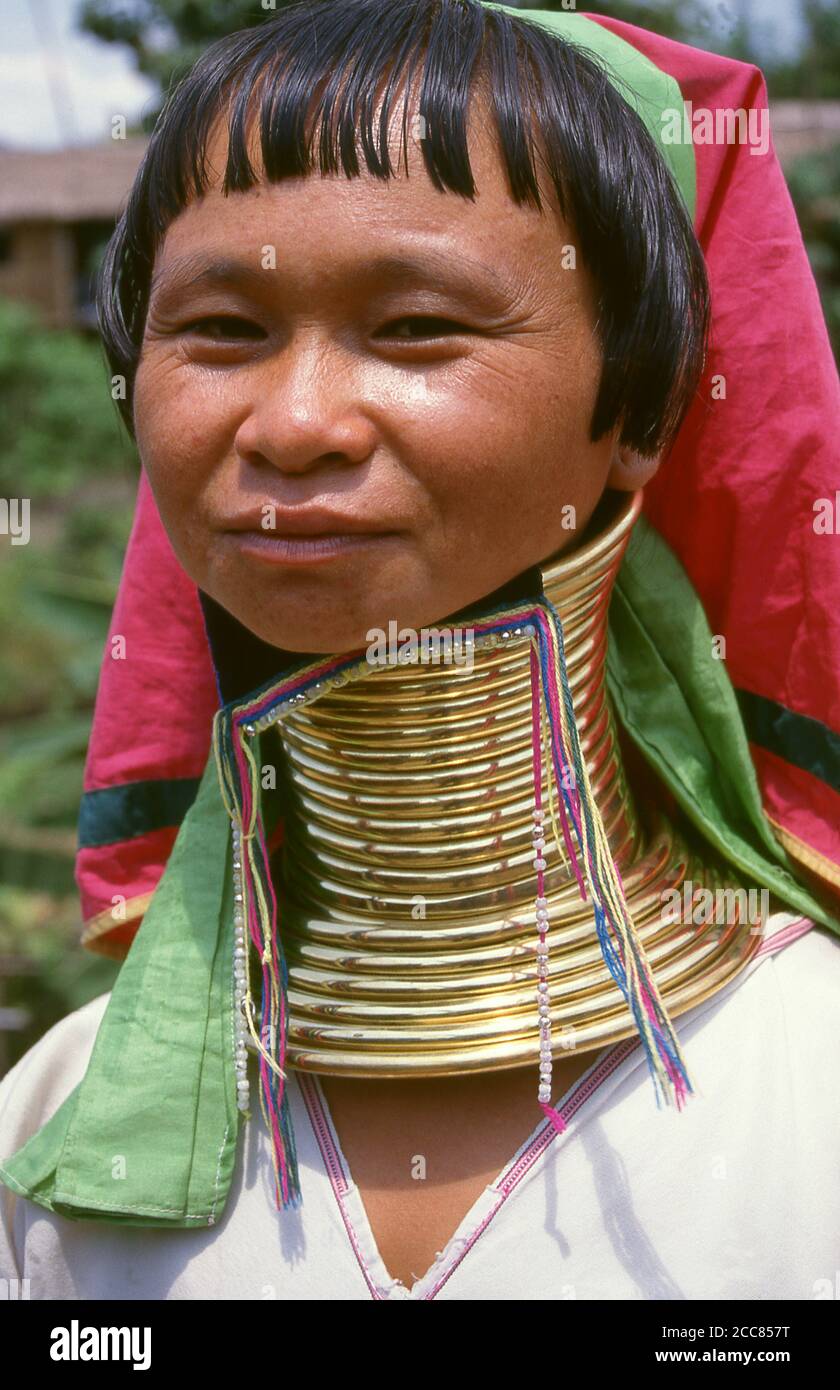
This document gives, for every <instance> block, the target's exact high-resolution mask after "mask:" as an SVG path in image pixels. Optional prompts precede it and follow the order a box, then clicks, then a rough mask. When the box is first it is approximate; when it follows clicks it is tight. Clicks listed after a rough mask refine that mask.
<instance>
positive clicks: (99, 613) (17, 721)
mask: <svg viewBox="0 0 840 1390" xmlns="http://www.w3.org/2000/svg"><path fill="white" fill-rule="evenodd" d="M20 2H21V3H22V0H20ZM780 2H781V0H777V4H778V3H780ZM52 3H55V4H58V5H63V6H64V8H65V10H67V9H68V8H72V16H73V25H74V26H75V32H78V33H82V34H84V35H86V36H87V37H88V40H89V41H92V40H96V41H98V49H99V50H102V45H113V46H115V47H116V48H117V49H119V50H120V51H122V52H123V53H128V54H130V55H131V63H132V64H133V65H134V68H135V69H136V71H137V72H139V73H141V74H145V75H146V77H147V78H148V79H150V80H151V88H150V90H151V91H152V93H153V95H152V97H151V99H150V100H148V101H147V102H146V105H145V110H144V112H143V115H142V117H140V116H138V117H136V119H135V121H134V124H133V126H132V124H131V122H129V126H128V135H129V137H131V136H132V133H133V134H134V137H135V138H134V141H133V142H132V139H131V138H129V139H128V140H127V141H122V142H119V141H118V142H113V141H108V142H107V144H108V147H109V148H107V149H105V148H103V147H99V148H96V147H92V148H91V149H90V150H89V151H87V152H86V151H84V150H79V151H75V150H73V149H72V148H71V147H72V145H73V140H72V139H71V138H69V137H68V138H66V139H65V141H64V143H65V146H66V148H65V149H63V150H62V151H61V156H62V158H63V160H64V165H63V170H59V168H58V165H57V164H56V165H55V167H54V169H53V166H49V164H48V161H49V158H50V156H45V155H43V154H39V155H38V156H37V158H38V160H40V161H41V162H40V163H37V167H36V158H35V156H34V155H33V154H32V153H31V152H30V151H28V150H27V149H26V148H25V147H24V148H23V150H22V152H20V153H18V151H14V152H12V153H9V154H7V155H6V156H5V157H6V158H8V159H10V160H17V161H19V162H18V163H17V164H15V165H14V167H13V169H12V170H11V172H10V174H9V180H7V182H9V181H10V182H11V185H13V186H12V187H11V192H10V194H9V201H10V202H11V203H13V204H14V203H15V198H16V196H17V194H18V193H20V194H21V196H20V197H19V198H18V199H17V204H18V206H17V212H16V214H15V215H16V216H17V217H18V221H19V223H20V226H21V227H22V228H23V230H22V232H21V233H20V235H21V238H22V242H21V244H22V245H24V250H25V249H26V246H28V247H29V252H28V259H27V257H26V256H24V258H23V260H22V262H21V264H22V267H23V269H22V275H23V278H24V279H26V277H27V276H28V277H29V278H28V280H27V283H26V285H25V286H23V288H21V286H20V285H18V284H15V283H14V281H13V280H10V278H9V272H10V269H13V265H12V262H11V261H10V249H11V240H12V233H11V232H10V230H9V227H10V226H11V219H12V215H13V213H14V208H13V209H12V211H11V212H9V210H8V208H7V215H6V217H5V218H4V219H2V223H0V420H2V426H3V443H4V450H3V455H2V460H0V497H6V498H13V497H21V496H27V497H29V498H30V499H31V541H30V544H28V545H25V546H12V545H11V544H9V542H8V540H7V539H6V538H2V542H1V543H0V1075H1V1074H2V1073H3V1071H4V1070H5V1069H6V1067H7V1066H9V1065H11V1064H12V1063H13V1062H14V1061H15V1060H16V1058H17V1057H18V1056H20V1055H21V1054H22V1053H23V1052H24V1051H25V1050H26V1049H27V1048H28V1047H29V1046H31V1045H32V1043H33V1042H35V1041H36V1040H37V1038H38V1037H39V1036H41V1035H42V1034H43V1033H44V1032H45V1031H46V1029H47V1028H48V1027H50V1026H51V1025H52V1024H53V1023H54V1022H56V1021H57V1020H58V1019H60V1018H62V1017H63V1016H64V1015H65V1014H67V1013H69V1012H70V1011H71V1010H73V1009H75V1008H77V1007H79V1006H80V1005H81V1004H83V1003H84V1002H86V1001H87V1000H88V999H90V998H92V997H93V996H94V995H96V994H98V993H100V992H102V991H103V990H106V989H108V988H110V985H111V983H112V981H113V978H114V976H115V974H116V970H117V968H118V967H117V966H116V965H115V964H114V963H113V962H111V961H108V960H106V959H104V958H102V957H98V956H95V955H93V954H92V953H90V952H88V951H84V950H82V949H81V948H80V946H79V944H78V941H79V933H80V925H81V924H80V921H79V909H78V901H77V896H76V891H75V885H74V880H73V864H74V853H75V843H76V832H75V827H76V820H77V815H78V807H79V800H80V796H81V792H82V775H83V766H84V756H85V749H86V744H87V738H88V732H89V727H90V720H91V715H92V710H93V702H94V697H95V693H96V685H97V680H98V675H99V668H100V663H101V660H102V652H103V647H104V642H105V637H106V633H107V628H108V621H109V617H110V612H111V607H112V605H113V601H114V597H115V594H116V588H117V583H118V579H119V573H120V567H121V563H122V555H123V550H124V547H125V543H126V540H127V537H128V532H129V527H130V522H131V513H132V507H133V500H134V494H135V490H136V484H137V476H138V460H137V457H136V452H135V449H134V447H133V445H132V444H131V443H130V441H129V440H128V437H127V435H126V433H125V431H124V429H123V428H122V426H121V424H120V423H119V420H118V415H117V411H116V407H115V406H114V404H113V402H112V401H111V399H110V391H109V381H108V375H107V371H106V367H105V362H104V356H103V354H102V351H101V348H100V346H99V342H98V338H97V335H96V332H95V324H94V318H93V275H94V273H95V270H96V267H97V265H98V263H99V261H100V259H101V256H102V252H103V249H104V245H105V243H106V240H107V237H108V235H110V230H111V228H112V226H113V220H114V213H109V212H108V207H109V206H110V204H109V202H108V197H107V196H106V190H105V188H104V185H103V183H102V180H103V179H104V177H105V175H106V174H107V170H108V168H114V167H115V166H118V165H119V161H120V160H122V161H124V164H123V165H119V167H117V168H116V175H115V177H116V179H117V184H118V193H119V199H121V198H122V196H124V192H125V191H127V187H128V185H129V184H130V181H131V178H132V177H133V172H134V169H135V168H136V165H137V163H138V162H139V159H140V157H141V155H142V148H143V141H144V138H145V135H146V134H147V133H148V131H149V129H150V128H151V125H152V124H153V121H154V116H155V113H156V111H157V110H158V109H159V106H160V102H161V100H162V94H163V93H164V92H166V91H167V90H168V89H169V87H170V86H171V85H172V83H174V82H177V80H178V79H179V77H180V76H181V75H182V74H183V72H184V71H186V69H187V68H188V67H189V65H190V64H191V63H192V62H193V61H194V59H195V58H196V57H197V56H198V54H199V53H200V52H201V51H202V50H203V49H204V48H205V47H206V46H207V44H208V43H210V42H212V41H213V40H214V39H216V38H219V37H221V36H223V35H225V34H229V33H232V32H234V31H235V30H236V29H239V28H244V27H250V26H252V25H255V24H259V23H262V22H263V21H264V20H265V19H266V18H270V17H271V14H272V11H273V10H275V9H279V8H281V7H282V4H283V0H277V3H276V4H271V5H269V4H260V3H257V0H202V3H196V0H50V4H52ZM387 3H388V0H383V4H387ZM522 7H523V8H546V9H555V10H564V9H569V8H571V6H570V5H569V4H568V3H565V2H564V0H527V3H523V6H522ZM31 8H32V16H33V20H34V17H35V15H36V14H37V15H38V16H40V18H39V20H38V23H39V24H40V25H41V26H42V27H41V29H40V30H39V41H40V42H42V43H43V44H44V46H45V48H48V47H49V45H50V43H51V42H52V51H51V52H49V53H47V52H45V54H44V57H45V58H48V59H49V63H48V64H47V65H46V66H47V69H48V71H49V73H50V74H51V79H50V80H51V81H52V82H53V87H52V96H53V104H54V106H55V112H56V118H57V124H58V127H59V129H60V130H61V131H62V133H63V134H65V135H66V131H65V125H66V120H65V124H64V125H63V124H62V119H63V118H62V113H64V117H67V112H68V110H69V105H68V101H67V99H66V92H64V93H62V91H61V90H60V88H59V87H57V86H56V85H55V79H56V74H57V73H58V72H59V71H60V67H61V57H62V54H61V45H60V44H56V41H55V34H54V33H53V36H52V40H51V39H50V34H49V32H48V27H47V26H46V18H45V17H46V16H47V15H48V13H49V6H48V4H47V2H46V0H39V5H38V7H37V10H36V7H34V6H33V7H31ZM592 9H593V10H595V11H596V12H598V13H601V14H607V15H612V16H614V17H615V18H619V19H623V20H627V21H629V22H630V23H634V24H638V25H641V26H642V27H644V28H649V29H653V30H655V31H656V32H658V33H662V34H665V35H667V36H669V37H671V38H675V39H679V40H682V41H683V42H687V43H692V44H695V45H697V46H698V47H701V48H706V49H711V50H713V51H716V52H721V53H728V54H730V55H731V56H733V57H737V58H741V59H743V60H745V61H750V62H756V63H759V64H760V66H761V68H762V70H763V71H764V73H765V76H766V78H767V82H768V89H769V93H770V100H771V121H772V120H773V116H772V106H773V102H774V100H777V99H779V98H785V99H788V100H790V99H795V100H796V101H797V102H800V103H806V104H809V109H813V110H816V107H813V106H811V105H810V104H811V103H814V102H820V103H823V104H825V103H831V102H832V101H834V100H838V101H840V7H838V4H837V2H836V0H799V5H798V10H799V15H798V20H799V40H798V42H797V43H796V44H795V45H788V46H786V47H785V46H783V47H782V49H781V50H778V49H776V50H772V49H770V48H767V47H766V46H765V45H764V43H763V40H762V24H763V22H764V19H765V18H766V10H762V11H761V12H760V13H756V10H755V8H754V7H752V6H751V5H750V4H749V0H730V3H728V4H727V3H723V0H603V3H597V2H596V0H593V4H592ZM106 106H107V103H106ZM116 109H119V108H118V107H117V108H116ZM108 119H109V120H110V116H109V117H108ZM838 129H840V127H838ZM774 130H775V126H774ZM6 149H7V150H8V149H9V147H8V146H7V147H6ZM70 154H72V155H73V157H74V158H76V159H77V161H78V162H77V163H76V165H75V166H74V169H75V171H76V172H75V174H74V178H70V177H69V176H68V172H67V170H68V167H69V166H68V164H67V157H68V156H69V155H70ZM3 155H4V151H3V147H2V144H0V158H2V157H3ZM103 155H106V156H107V158H103ZM84 157H87V158H88V163H84V162H83V159H84ZM106 166H107V167H106ZM45 171H46V172H45ZM785 172H786V176H787V179H788V184H789V187H790V189H791V193H792V196H793V198H794V201H795V204H796V208H797V212H798V215H799V219H800V223H801V226H802V231H803V235H804V238H805V242H806V245H807V248H808V253H809V256H810V258H811V263H812V266H813V269H814V272H815V275H816V277H817V282H818V285H819V288H820V292H821V295H822V298H823V305H824V308H825V314H826V320H827V323H828V326H829V331H830V333H831V336H832V340H833V343H834V347H835V352H837V353H838V354H840V193H839V192H838V190H840V144H834V145H829V147H828V148H820V149H817V150H812V151H810V152H808V153H805V154H803V155H802V156H801V157H799V158H794V159H792V160H786V162H785ZM51 178H55V179H56V181H60V180H62V179H63V185H62V186H63V188H64V196H65V197H66V199H67V200H68V203H69V204H72V208H71V210H70V211H69V212H68V213H67V217H66V219H65V226H64V228H63V229H62V231H61V235H62V236H63V238H64V240H63V241H62V242H61V244H60V254H58V255H57V256H55V257H54V251H55V245H56V244H57V243H55V240H53V241H51V242H46V241H42V242H40V243H36V242H35V240H34V236H35V232H34V231H33V226H34V224H33V221H32V214H31V208H32V206H34V205H35V204H37V203H38V199H39V198H41V199H43V198H44V197H45V196H48V200H49V197H51V195H52V190H51V189H49V188H47V189H46V190H45V188H44V187H43V185H44V184H48V183H49V181H50V179H51ZM74 179H75V182H76V183H77V184H80V185H82V188H81V194H84V187H85V186H86V185H88V184H89V185H90V190H91V196H90V198H89V199H88V200H87V202H85V199H84V197H83V196H80V190H79V189H78V188H77V189H75V190H74V189H73V188H72V187H70V186H69V185H71V184H72V183H73V181H74ZM27 180H28V181H29V184H30V186H31V187H30V190H29V194H30V202H29V205H27V204H26V198H25V197H24V196H23V192H21V190H23V191H24V192H26V190H25V189H24V185H26V183H27ZM120 180H121V182H120ZM37 185H40V187H38V186H37ZM8 192H9V190H8V189H7V193H8ZM4 196H6V195H4V194H3V193H2V192H1V191H0V213H2V207H3V198H4ZM111 198H112V202H113V206H114V209H116V206H117V203H118V198H117V197H115V196H114V195H113V190H112V193H111ZM21 206H23V211H21ZM27 206H29V212H28V213H27ZM50 206H51V208H53V204H52V203H51V204H50ZM50 215H51V216H54V208H53V211H52V212H51V213H50ZM27 216H28V217H29V220H28V221H26V218H27ZM50 235H51V236H53V238H55V236H57V235H58V233H57V232H56V231H55V228H53V231H52V232H51V233H50ZM27 238H28V240H27ZM47 246H48V247H49V248H50V250H49V254H48V253H47V251H45V250H44V249H43V248H44V247H47ZM33 266H34V270H33ZM67 266H71V267H72V270H71V271H70V272H68V271H67ZM62 275H63V276H64V278H65V280H67V281H68V285H66V286H64V288H63V289H62V292H61V294H59V293H56V294H54V295H53V299H52V301H50V303H49V304H48V305H47V308H48V312H46V313H45V312H41V313H39V312H37V310H36V309H35V308H34V307H32V306H31V305H30V304H28V303H26V302H25V301H26V300H27V297H28V298H30V299H38V298H41V299H42V300H44V303H45V304H47V299H48V296H45V294H44V290H45V285H44V282H45V281H47V282H51V281H55V282H56V283H57V282H58V281H59V280H60V279H61V277H62ZM4 286H6V287H7V288H8V289H9V294H8V297H4ZM62 294H63V300H62ZM53 301H54V303H55V304H58V305H59V309H57V310H54V303H53ZM62 303H63V304H64V305H65V310H64V311H62V310H61V309H60V306H61V304H62ZM67 305H71V311H69V312H67V311H66V306H67ZM43 308H44V305H43V304H42V310H43ZM62 323H64V325H65V326H62ZM68 325H69V326H68Z"/></svg>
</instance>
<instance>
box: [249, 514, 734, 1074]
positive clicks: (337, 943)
mask: <svg viewBox="0 0 840 1390" xmlns="http://www.w3.org/2000/svg"><path fill="white" fill-rule="evenodd" d="M640 508H641V494H640V493H636V494H633V495H631V496H629V497H626V498H625V497H624V496H623V495H618V496H617V495H615V494H612V495H611V504H610V505H609V506H608V507H606V508H602V509H601V510H600V513H599V516H600V524H598V525H597V526H596V529H595V531H594V533H592V534H590V537H589V538H588V539H587V540H585V542H584V543H583V544H582V545H581V546H579V547H578V548H577V549H576V550H575V551H574V552H572V553H571V554H568V555H567V554H565V553H563V554H561V555H560V556H559V557H556V558H554V559H551V560H549V561H547V562H546V563H545V564H544V565H543V566H541V571H542V580H543V585H544V589H545V593H546V596H547V597H548V598H549V600H550V601H551V602H552V603H553V605H554V607H555V608H556V609H557V611H558V613H559V616H560V618H561V621H562V625H563V634H564V644H565V652H566V663H567V669H568V675H569V687H570V692H571V698H572V701H573V706H574V715H575V722H576V724H577V727H578V731H579V737H580V743H581V752H582V755H583V758H584V761H585V763H586V768H587V771H588V775H589V781H590V790H591V794H592V797H593V799H594V801H595V803H596V805H597V809H598V812H599V813H600V817H601V820H602V822H603V825H604V830H605V832H606V836H607V840H608V843H609V849H610V852H611V854H612V857H613V860H614V862H615V865H616V866H617V868H618V869H619V871H620V874H621V881H622V884H623V887H624V892H625V896H626V899H627V903H628V906H629V908H630V911H631V914H632V917H633V922H634V925H635V927H636V929H637V931H638V934H639V937H640V939H641V941H642V942H643V944H644V946H645V949H646V951H647V952H648V954H649V955H650V958H651V962H652V965H653V968H654V971H655V973H656V979H657V985H658V986H659V987H660V988H661V989H662V991H663V997H664V999H665V1002H666V1004H669V1003H670V1004H671V1005H672V1008H671V1012H672V1013H679V1012H680V1011H681V1010H682V1009H684V1008H687V1007H690V1006H691V1005H692V1004H693V1003H696V1002H699V1000H700V999H701V998H704V997H706V996H707V995H708V994H709V993H711V992H713V990H714V989H717V988H720V987H721V985H722V984H723V983H725V982H726V980H727V979H728V978H730V977H731V975H732V974H734V973H735V972H736V970H737V969H739V968H740V967H741V965H742V964H743V961H744V953H745V951H747V950H749V949H751V941H750V938H749V936H748V934H745V932H744V930H743V928H742V930H741V931H736V932H735V933H733V932H731V931H730V933H729V939H728V941H723V947H722V940H723V938H722V933H721V928H720V925H719V924H716V923H715V922H714V921H713V922H711V923H708V924H704V927H703V928H702V930H700V931H698V928H697V927H696V926H691V925H689V926H686V925H685V924H683V923H682V922H681V921H677V922H673V923H670V924H668V923H664V922H663V911H662V907H663V896H664V895H665V894H666V892H668V890H673V889H676V890H678V891H680V890H681V885H682V884H683V881H684V880H685V879H687V878H689V879H690V880H691V882H692V884H693V885H694V888H696V889H702V888H703V887H704V886H705V884H706V882H707V881H708V880H709V878H710V875H711V873H712V871H711V870H710V869H709V868H707V867H706V866H705V865H702V864H700V863H698V862H697V861H696V859H695V858H694V857H693V856H692V855H691V854H690V852H689V851H688V849H687V847H686V845H685V844H684V843H683V842H682V840H681V839H680V837H679V835H678V834H677V832H676V830H675V829H674V827H673V826H672V825H670V824H669V823H668V821H666V819H665V818H664V816H663V815H662V813H661V812H659V811H654V812H653V814H652V815H651V817H650V820H651V829H650V831H646V830H645V829H644V828H643V826H642V823H641V821H640V817H639V816H638V814H637V811H636V808H635V806H634V804H633V797H632V794H631V790H630V787H629V783H628V779H627V777H626V774H625V769H624V766H623V762H622V757H621V752H620V746H619V742H618V738H617V733H616V724H615V719H614V716H613V711H612V707H611V704H610V700H609V695H608V691H607V688H606V680H605V665H606V651H607V616H608V608H609V599H610V594H611V591H612V587H613V584H614V581H615V577H616V574H617V572H618V569H619V566H620V563H621V559H622V557H623V555H624V551H625V549H626V546H627V544H628V541H629V539H630V535H631V531H632V527H633V523H634V521H635V519H636V517H637V516H638V513H639V510H640ZM278 730H279V733H278V734H277V735H276V736H278V737H280V739H281V741H282V749H283V756H282V763H283V765H284V769H285V780H286V786H285V826H286V828H285V838H284V845H283V854H282V862H281V865H280V874H281V877H282V881H283V893H282V901H283V915H282V932H283V940H284V949H285V952H286V958H287V963H288V971H289V1040H288V1054H287V1055H288V1057H289V1060H290V1061H291V1062H292V1063H293V1064H294V1065H296V1066H298V1067H301V1068H303V1069H307V1070H314V1071H320V1072H323V1073H337V1074H344V1075H355V1076H396V1075H415V1076H434V1075H447V1074H453V1073H462V1072H470V1071H479V1070H490V1069H495V1068H501V1067H511V1066H518V1065H522V1064H524V1063H526V1062H530V1061H533V1060H534V1059H535V1058H537V1057H538V1056H539V1032H538V1029H537V1024H536V1021H535V1006H534V997H535V996H534V980H535V978H536V976H535V970H534V946H533V940H534V935H533V934H534V926H535V897H536V896H537V886H538V885H537V877H536V872H535V869H534V849H533V845H532V838H533V829H534V827H533V815H534V810H533V807H534V801H533V797H534V782H533V778H534V764H533V747H532V706H531V685H530V666H529V654H528V643H527V641H525V640H521V641H518V640H516V639H515V638H514V639H513V640H508V641H506V640H503V639H502V638H498V639H496V644H495V645H491V646H489V647H488V646H482V647H480V648H477V649H476V651H475V656H474V662H473V665H472V668H471V669H466V668H465V667H464V666H463V665H460V666H458V665H433V664H427V665H418V664H414V665H408V666H396V667H394V666H390V667H384V668H383V669H381V670H376V671H375V672H373V673H372V674H371V675H370V676H366V677H365V678H364V679H361V680H358V681H356V682H355V683H354V684H352V685H349V686H347V687H345V688H340V689H331V690H329V691H328V692H327V693H325V694H324V695H323V696H321V697H320V698H319V699H318V700H317V701H314V702H312V703H311V704H309V705H307V707H306V708H301V709H297V710H294V711H292V712H290V713H289V715H288V716H287V717H286V718H285V719H284V720H283V722H282V725H279V726H278ZM549 766H550V760H548V759H546V760H544V762H543V786H544V797H543V799H544V804H545V805H546V807H548V808H549V810H550V811H551V815H552V819H553V818H554V816H555V812H556V810H557V806H558V789H557V788H556V787H554V786H552V780H551V776H550V772H549ZM556 838H557V841H558V845H559V842H560V837H559V835H558V836H557V837H556ZM543 884H544V887H543V892H544V896H545V899H546V900H547V903H548V914H549V928H548V936H547V940H548V945H549V975H548V978H549V982H550V997H551V1000H552V1027H553V1032H554V1035H555V1036H558V1035H559V1036H560V1037H561V1039H563V1038H565V1041H564V1042H563V1046H574V1047H575V1048H578V1049H582V1050H589V1049H591V1048H593V1047H597V1046H603V1045H604V1044H605V1043H606V1042H609V1041H612V1040H618V1039H620V1038H622V1037H628V1036H630V1035H632V1034H633V1033H634V1031H635V1028H634V1023H633V1018H632V1016H631V1014H630V1011H629V1009H628V1007H627V1004H626V1002H625V1000H624V998H623V996H622V994H621V992H620V991H619V989H618V988H617V986H616V984H615V983H614V981H613V979H612V978H611V976H610V974H609V972H608V971H607V969H606V967H605V965H604V961H603V958H602V955H601V949H600V947H599V942H598V938H597V933H596V927H595V923H594V920H593V913H592V908H591V905H590V904H589V903H588V902H587V901H586V900H582V899H581V894H580V891H579V885H578V881H577V879H576V878H575V876H574V874H573V872H572V869H571V867H570V865H569V864H568V862H567V861H566V860H565V858H564V857H562V854H561V853H559V852H558V853H556V854H553V855H552V857H551V858H550V860H549V864H548V865H547V868H546V871H545V873H544V875H543ZM753 941H754V938H753ZM669 982H672V983H673V988H672V990H671V994H672V998H671V1000H670V1001H669V994H668V989H669Z"/></svg>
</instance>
